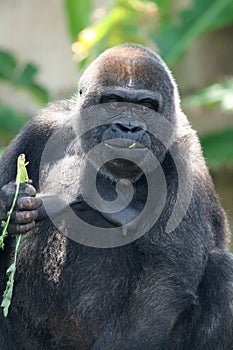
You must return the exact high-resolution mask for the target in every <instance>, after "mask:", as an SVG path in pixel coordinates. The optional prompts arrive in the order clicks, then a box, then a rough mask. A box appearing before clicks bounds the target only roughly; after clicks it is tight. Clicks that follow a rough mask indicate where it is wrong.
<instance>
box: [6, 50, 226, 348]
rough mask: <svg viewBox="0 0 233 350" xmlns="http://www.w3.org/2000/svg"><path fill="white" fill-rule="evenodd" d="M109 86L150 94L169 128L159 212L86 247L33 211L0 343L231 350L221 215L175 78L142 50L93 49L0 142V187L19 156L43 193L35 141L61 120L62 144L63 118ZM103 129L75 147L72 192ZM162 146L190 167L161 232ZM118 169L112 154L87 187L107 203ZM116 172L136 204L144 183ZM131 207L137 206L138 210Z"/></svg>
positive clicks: (93, 216)
mask: <svg viewBox="0 0 233 350" xmlns="http://www.w3.org/2000/svg"><path fill="white" fill-rule="evenodd" d="M129 67H130V74H131V76H133V77H134V83H133V84H132V85H133V86H132V87H131V86H127V82H128V78H129V73H128V68H129ZM112 87H114V88H116V87H117V88H118V89H119V91H121V92H122V91H123V95H124V98H123V100H124V101H126V102H127V101H128V102H135V103H137V101H138V100H137V99H136V98H134V99H133V100H131V99H130V98H131V97H129V96H128V95H129V93H130V92H131V91H132V92H133V93H132V96H135V94H137V91H139V92H140V93H141V92H143V91H145V90H149V91H151V92H152V93H154V94H155V96H156V101H158V105H157V103H155V105H156V109H157V108H158V109H159V110H158V112H159V113H160V114H162V115H163V116H164V117H165V118H167V120H169V122H170V123H172V124H173V125H174V126H176V128H177V130H178V129H179V131H177V132H176V133H175V134H174V135H173V136H172V139H171V145H170V148H169V151H167V150H165V151H166V154H163V156H161V159H160V160H161V164H162V168H163V171H164V173H165V177H166V182H167V187H168V195H167V198H166V203H165V206H164V209H163V211H162V213H161V215H160V218H159V220H158V221H157V222H156V224H155V225H154V226H153V227H152V229H151V230H150V231H149V232H147V233H146V234H145V235H144V236H142V237H141V238H139V239H138V240H136V241H134V242H133V243H130V244H128V245H124V246H120V247H117V248H108V249H100V248H99V249H98V248H91V247H87V246H84V245H81V244H78V243H76V242H74V241H72V240H70V239H68V238H66V237H65V236H63V235H62V234H61V233H60V232H59V231H58V230H57V229H56V228H55V227H54V226H53V224H52V223H51V221H50V220H49V219H48V218H47V217H46V213H43V214H41V218H40V221H37V223H36V226H35V228H34V229H33V230H32V231H30V232H28V233H26V234H25V235H24V236H23V246H22V249H21V252H20V256H19V260H18V265H17V274H16V281H15V288H14V295H13V300H12V305H11V307H10V312H9V316H8V319H4V318H3V317H2V316H0V348H1V350H13V349H17V350H29V349H30V350H31V349H33V350H43V349H51V350H52V349H59V350H72V349H75V350H77V349H80V350H86V349H87V350H91V349H93V350H110V349H112V350H163V349H164V350H212V349H215V350H231V349H232V348H233V257H232V254H230V253H228V252H226V245H227V239H228V235H229V232H228V226H227V221H226V218H225V214H224V212H223V209H222V208H221V206H220V204H219V202H218V199H217V197H216V194H215V191H214V188H213V184H212V180H211V178H210V176H209V173H208V170H207V168H206V165H205V161H204V159H203V156H202V152H201V149H200V145H199V142H198V139H197V137H196V135H195V133H194V132H193V130H192V129H191V127H190V125H189V124H188V122H187V120H186V118H185V116H184V115H183V114H182V113H181V111H180V107H179V100H178V93H177V91H176V86H175V83H174V81H173V79H172V77H171V75H170V73H169V72H168V70H167V68H166V66H165V64H164V63H163V62H162V61H161V59H160V58H159V57H158V56H157V55H155V54H154V53H153V52H151V51H149V50H147V49H145V48H142V47H140V46H134V45H125V46H120V47H116V48H113V49H110V50H109V51H107V52H105V53H104V54H103V55H102V56H100V57H99V58H98V59H97V60H96V61H95V62H94V63H93V64H92V65H91V66H90V68H89V69H88V70H87V71H86V73H84V75H83V77H82V78H81V81H80V89H82V94H80V95H81V96H79V97H78V96H75V97H74V98H72V99H71V100H68V101H63V102H59V103H55V104H51V105H50V106H49V107H48V108H47V109H45V110H43V111H42V112H41V113H40V114H39V115H38V116H36V117H35V118H33V119H32V120H31V121H30V122H29V123H28V124H27V125H26V126H25V128H24V129H23V130H22V131H21V133H20V134H19V135H18V136H17V137H16V139H15V140H14V141H13V142H12V143H11V144H10V146H9V147H8V149H7V150H6V151H5V153H4V155H3V156H2V158H1V161H0V188H1V187H2V186H4V185H6V184H8V183H9V182H11V181H12V180H14V177H15V173H16V168H15V164H16V159H17V156H18V155H19V154H20V153H25V154H26V159H27V160H29V161H30V164H29V166H28V171H29V176H30V178H31V179H33V185H34V187H35V188H36V190H37V191H38V192H41V191H42V192H43V191H44V190H46V189H47V188H45V189H44V188H40V189H39V165H40V159H41V155H42V152H43V149H44V146H45V144H46V141H47V140H48V138H49V137H50V135H51V134H52V133H53V132H54V130H58V129H59V128H60V127H61V138H62V140H63V145H64V149H65V148H66V146H67V145H68V144H69V142H70V140H71V139H72V137H73V135H72V133H71V129H70V124H69V123H70V119H71V118H73V117H74V116H75V118H77V121H78V120H79V118H81V116H82V111H83V109H84V108H86V107H88V106H93V105H96V104H98V103H100V101H101V96H103V91H105V92H106V91H109V90H111V89H112ZM135 91H136V92H135ZM104 132H105V135H106V133H107V134H108V133H110V134H111V132H110V131H106V127H100V128H99V129H95V130H93V133H96V134H93V135H92V137H86V138H84V139H82V142H83V144H82V145H79V146H77V154H80V169H81V170H80V169H77V184H76V185H77V192H78V189H79V187H80V186H81V185H80V181H81V180H80V179H81V178H82V176H83V174H82V171H84V170H83V169H85V164H84V163H83V157H82V152H84V149H85V146H86V147H87V148H92V147H93V146H94V145H95V144H97V143H98V142H100V140H101V137H102V136H101V135H103V134H104ZM100 134H101V135H100ZM131 136H132V137H135V134H133V135H131ZM140 137H141V136H140ZM145 139H146V140H147V141H146V142H148V145H150V144H151V149H152V150H153V151H154V152H158V149H159V151H160V153H164V149H163V148H162V146H161V145H160V146H159V145H158V144H156V141H155V140H153V137H151V138H150V141H148V138H146V137H145ZM55 147H56V145H55ZM173 148H176V152H178V154H179V153H182V152H187V150H188V153H189V155H190V158H187V162H186V166H187V169H189V171H190V172H191V173H192V176H193V179H194V188H193V194H192V199H191V203H190V205H189V208H188V211H187V213H186V215H185V217H184V218H183V220H182V222H181V223H180V224H179V225H178V227H177V228H176V229H175V230H174V231H173V232H171V233H166V232H165V228H166V223H167V220H168V218H169V217H170V214H171V212H172V210H173V207H174V204H175V200H176V195H177V186H178V185H177V181H178V180H177V171H176V168H175V165H174V161H173V159H172V157H171V151H172V149H173ZM62 156H63V149H61V150H59V152H58V154H57V153H55V154H54V158H51V159H50V166H52V164H55V165H56V164H57V163H56V161H58V160H59V158H62ZM158 156H159V155H158ZM124 166H125V163H124V162H123V163H121V162H118V163H114V164H113V168H112V167H111V166H110V167H107V168H106V169H103V170H102V172H101V171H100V179H99V181H100V182H99V185H98V186H99V187H100V190H101V189H102V190H103V193H102V194H103V196H105V197H106V198H107V199H111V198H112V192H111V191H112V189H111V184H112V183H113V182H114V180H116V179H117V178H118V177H120V171H119V169H122V171H123V170H124ZM112 169H115V171H114V170H112ZM58 171H59V167H58ZM49 172H50V170H49V171H48V178H49V175H50V174H49ZM80 172H81V173H80ZM127 174H128V178H131V179H132V180H133V181H134V182H135V186H136V188H137V186H138V189H139V191H138V192H137V193H138V194H137V193H136V195H135V196H136V197H135V198H134V200H136V202H137V203H139V204H140V205H139V208H140V210H141V208H142V206H143V205H144V204H143V198H144V196H145V193H146V191H147V187H146V184H145V179H144V177H143V176H141V175H140V174H139V172H138V169H136V168H135V169H134V174H133V175H132V174H131V173H130V171H129V170H127ZM136 174H137V175H136ZM79 180H80V181H79ZM53 181H54V186H55V187H56V186H60V184H56V179H55V178H53ZM49 185H50V183H49ZM7 188H8V187H7ZM140 193H141V195H140ZM6 197H7V196H6V191H4V193H3V191H1V192H0V206H1V209H2V211H4V213H5V211H6V209H5V207H4V205H5V204H6V202H7V198H8V197H7V198H6ZM38 206H39V205H38ZM73 207H74V211H76V212H77V213H78V212H79V211H80V213H81V214H80V215H81V216H82V217H83V218H84V219H85V220H86V221H89V222H92V223H93V222H94V223H96V225H97V224H98V225H99V226H103V227H113V226H114V225H115V224H116V222H118V221H119V224H121V223H122V222H123V223H124V220H125V216H124V214H123V213H121V214H120V215H119V216H117V217H116V218H115V217H114V218H112V217H111V216H110V217H108V216H106V215H101V213H98V212H97V211H94V210H93V209H91V208H90V207H88V206H87V205H86V204H85V203H84V202H83V201H82V200H81V201H77V200H76V201H75V202H74V205H73ZM132 211H133V213H134V214H137V213H138V209H135V208H133V209H132ZM134 214H133V215H134ZM4 215H5V214H4ZM4 215H3V214H2V218H4ZM126 216H127V215H126ZM114 220H115V221H114ZM13 246H14V238H9V239H8V241H7V243H6V249H5V250H4V251H3V252H1V255H0V294H1V295H2V293H3V290H4V287H5V284H6V277H5V272H6V268H7V265H9V263H10V260H11V257H12V251H13Z"/></svg>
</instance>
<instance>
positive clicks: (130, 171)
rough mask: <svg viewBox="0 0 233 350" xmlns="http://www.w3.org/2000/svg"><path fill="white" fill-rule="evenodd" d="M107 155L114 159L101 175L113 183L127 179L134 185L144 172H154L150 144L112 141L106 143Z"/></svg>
mask: <svg viewBox="0 0 233 350" xmlns="http://www.w3.org/2000/svg"><path fill="white" fill-rule="evenodd" d="M104 146H105V149H106V150H105V155H106V154H109V157H111V158H113V157H114V158H113V159H111V160H109V161H108V162H106V163H105V164H104V165H103V166H102V167H101V168H100V173H101V174H102V175H104V176H105V177H107V178H109V179H110V180H111V181H113V182H117V181H119V180H120V179H126V180H129V181H130V182H132V183H134V182H136V181H137V180H139V178H140V177H141V176H142V175H143V173H144V170H146V171H147V172H149V171H152V170H153V168H152V166H151V162H150V155H151V152H150V142H147V144H146V143H145V144H142V143H139V142H136V141H135V142H132V140H130V139H122V138H119V139H110V140H106V141H105V142H104Z"/></svg>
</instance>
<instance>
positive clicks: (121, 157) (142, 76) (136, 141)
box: [79, 45, 178, 181]
mask: <svg viewBox="0 0 233 350" xmlns="http://www.w3.org/2000/svg"><path fill="white" fill-rule="evenodd" d="M176 94H177V92H176V91H174V84H173V80H172V78H171V76H170V73H169V71H168V70H167V68H166V67H165V65H164V63H163V62H162V61H161V60H160V58H159V57H158V56H156V55H155V54H154V53H153V52H151V51H149V50H147V49H145V48H141V47H138V46H133V45H131V46H120V47H116V48H113V49H110V50H107V51H106V52H105V53H104V54H102V55H101V56H100V57H99V58H97V60H95V61H94V62H93V64H91V65H90V67H89V68H88V69H87V70H86V72H85V73H84V75H83V76H82V78H81V80H80V98H79V108H80V111H81V113H80V116H81V119H82V123H85V120H86V119H88V118H86V117H85V113H87V109H88V108H89V109H90V108H92V111H93V112H92V114H93V115H94V116H93V117H92V118H100V117H98V113H99V114H101V116H102V121H101V123H100V124H101V125H100V126H98V127H95V128H92V129H91V130H90V127H89V128H87V129H89V131H88V132H87V133H85V135H83V136H82V142H81V145H82V149H83V151H84V153H85V154H86V153H87V151H88V149H91V148H93V147H95V146H96V145H98V144H100V143H102V145H103V147H101V150H98V151H97V150H96V152H95V151H94V152H92V157H89V160H90V161H91V163H92V164H94V165H95V166H97V163H102V162H101V159H103V158H104V157H103V155H104V156H105V157H106V155H107V154H108V155H109V157H110V158H111V160H109V161H107V162H105V164H104V165H103V166H102V167H101V169H100V171H101V172H102V173H103V174H104V175H106V176H108V177H109V178H110V179H112V180H117V179H119V178H126V179H129V180H131V181H136V180H137V179H138V178H139V177H140V176H141V175H142V173H143V171H142V169H144V170H145V168H146V170H147V171H149V170H150V166H151V157H152V153H153V154H154V155H155V156H156V157H157V159H158V160H159V162H162V160H163V159H164V156H165V154H166V151H167V148H168V147H167V146H168V145H170V144H171V143H172V138H171V137H170V136H171V135H169V140H168V141H167V142H166V146H165V145H163V144H162V143H161V142H160V141H159V139H158V138H156V137H155V135H154V134H153V133H151V132H150V130H151V125H153V123H156V119H158V115H160V116H163V118H165V119H166V120H167V121H168V122H169V123H171V124H172V125H175V122H176V119H175V114H176V108H177V107H176V105H175V102H174V100H175V96H174V95H176ZM177 96H178V94H177ZM82 112H83V113H82ZM103 116H104V117H103ZM92 120H93V119H92ZM89 123H90V121H89ZM97 161H98V162H97Z"/></svg>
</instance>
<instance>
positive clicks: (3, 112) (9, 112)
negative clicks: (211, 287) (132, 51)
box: [0, 0, 233, 251]
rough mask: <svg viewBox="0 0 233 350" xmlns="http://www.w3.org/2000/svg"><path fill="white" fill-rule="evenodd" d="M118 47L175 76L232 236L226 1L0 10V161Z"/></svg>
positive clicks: (232, 17) (231, 90) (232, 61)
mask: <svg viewBox="0 0 233 350" xmlns="http://www.w3.org/2000/svg"><path fill="white" fill-rule="evenodd" d="M125 42H135V43H141V44H143V45H145V46H148V47H150V48H152V49H153V50H156V51H157V52H158V53H159V54H160V55H161V56H162V58H163V59H164V60H165V61H166V63H167V64H168V66H169V67H170V69H171V70H172V72H173V74H174V77H175V79H176V81H177V83H178V86H179V89H180V94H181V99H182V105H183V109H184V111H185V113H186V114H187V116H188V118H189V120H190V122H191V123H192V125H193V127H194V128H195V129H196V130H197V131H198V134H199V136H200V138H201V143H202V147H203V151H204V155H205V157H206V160H207V163H208V165H209V168H210V171H211V174H212V177H213V180H214V182H215V186H216V190H217V193H218V194H219V198H220V201H221V202H222V204H223V206H224V208H225V210H226V211H227V214H228V218H229V220H230V224H231V227H232V228H233V2H232V0H205V1H203V0H155V1H144V0H132V1H130V0H108V1H105V0H102V1H101V0H99V1H97V0H92V1H91V0H85V1H78V0H50V1H47V0H40V1H30V0H8V1H4V0H0V154H1V152H2V151H3V150H4V148H5V147H6V146H7V144H8V143H9V142H10V141H11V139H12V138H13V137H14V136H15V135H16V134H17V133H18V131H19V130H20V128H21V127H22V126H23V125H24V124H25V123H26V122H27V121H28V120H29V119H30V118H31V117H32V116H33V115H35V114H36V113H37V111H38V109H40V108H41V107H43V106H45V105H46V104H47V103H48V102H49V101H50V100H55V99H61V98H67V97H70V96H71V95H72V94H73V93H74V92H76V90H77V82H78V79H79V76H80V74H81V72H82V71H83V69H84V68H85V67H86V66H87V64H89V63H90V62H91V61H92V60H93V59H94V58H95V57H96V56H97V55H98V54H99V53H101V52H102V51H103V50H105V49H106V48H108V47H111V46H113V45H117V44H121V43H125ZM231 250H232V251H233V244H232V246H231Z"/></svg>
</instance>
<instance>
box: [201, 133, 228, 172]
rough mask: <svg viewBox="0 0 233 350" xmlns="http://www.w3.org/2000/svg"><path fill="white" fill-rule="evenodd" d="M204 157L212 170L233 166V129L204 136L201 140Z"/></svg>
mask: <svg viewBox="0 0 233 350" xmlns="http://www.w3.org/2000/svg"><path fill="white" fill-rule="evenodd" d="M201 144H202V147H203V152H204V156H205V157H206V159H207V162H208V164H209V165H210V166H211V167H212V168H219V167H221V166H223V165H224V166H228V165H231V164H232V162H233V129H227V130H222V131H219V132H217V133H213V134H208V135H204V136H203V137H202V138H201Z"/></svg>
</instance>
